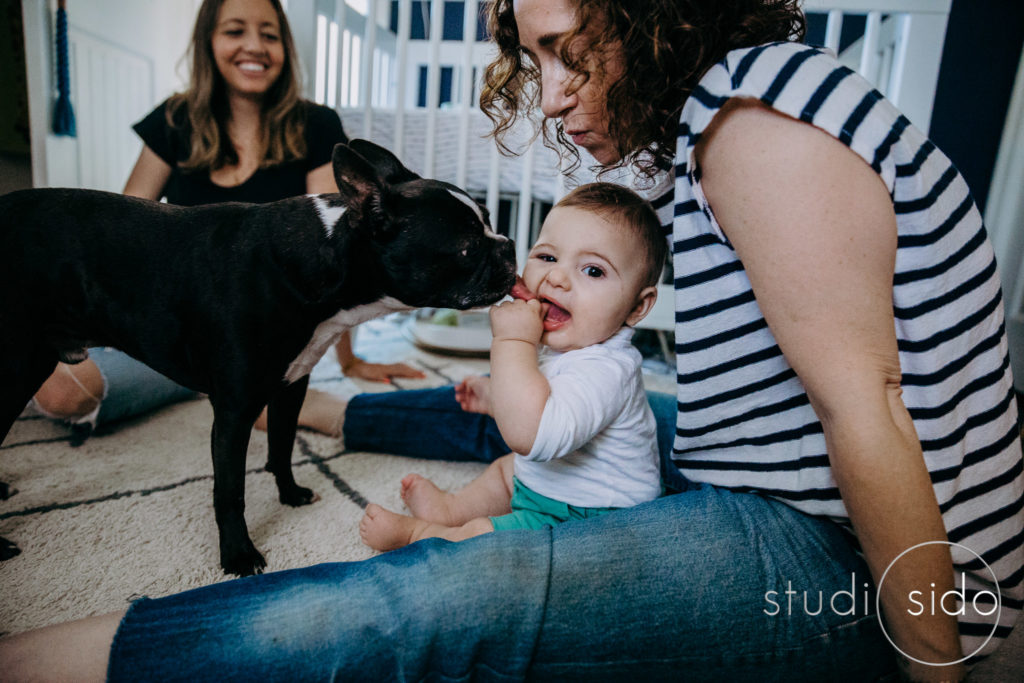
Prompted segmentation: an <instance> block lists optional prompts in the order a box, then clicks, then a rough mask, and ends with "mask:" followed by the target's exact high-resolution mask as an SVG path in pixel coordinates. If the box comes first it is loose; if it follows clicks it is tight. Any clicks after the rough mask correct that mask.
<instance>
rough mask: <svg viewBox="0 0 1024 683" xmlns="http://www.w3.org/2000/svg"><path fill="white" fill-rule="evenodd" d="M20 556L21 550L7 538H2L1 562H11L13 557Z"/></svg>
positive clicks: (0, 538) (0, 545)
mask: <svg viewBox="0 0 1024 683" xmlns="http://www.w3.org/2000/svg"><path fill="white" fill-rule="evenodd" d="M20 554H21V548H19V547H18V546H16V545H14V544H13V543H11V542H10V541H8V540H7V539H6V538H3V537H0V562H3V561H4V560H9V559H11V558H12V557H15V556H17V555H20Z"/></svg>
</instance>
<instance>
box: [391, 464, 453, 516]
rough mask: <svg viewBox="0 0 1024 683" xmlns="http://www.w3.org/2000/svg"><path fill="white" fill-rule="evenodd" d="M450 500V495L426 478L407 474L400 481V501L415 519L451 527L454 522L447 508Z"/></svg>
mask: <svg viewBox="0 0 1024 683" xmlns="http://www.w3.org/2000/svg"><path fill="white" fill-rule="evenodd" d="M451 499H452V494H450V493H448V492H447V491H442V490H441V489H439V488H438V487H437V485H436V484H434V482H432V481H430V480H429V479H427V478H426V477H421V476H420V475H418V474H409V475H406V476H405V478H403V479H402V500H403V501H405V504H406V506H407V507H408V508H409V512H411V513H412V515H413V517H416V518H417V519H422V520H425V521H427V522H436V523H437V524H444V525H446V526H453V525H454V524H455V523H456V521H455V520H454V519H453V517H454V515H453V514H452V511H451V509H450V507H449V503H450V501H451Z"/></svg>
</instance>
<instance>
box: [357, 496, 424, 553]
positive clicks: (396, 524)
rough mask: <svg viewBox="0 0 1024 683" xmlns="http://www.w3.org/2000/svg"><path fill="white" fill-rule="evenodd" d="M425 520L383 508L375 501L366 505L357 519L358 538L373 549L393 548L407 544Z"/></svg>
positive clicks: (412, 539)
mask: <svg viewBox="0 0 1024 683" xmlns="http://www.w3.org/2000/svg"><path fill="white" fill-rule="evenodd" d="M426 524H427V523H426V522H423V521H421V520H418V519H416V518H415V517H409V516H407V515H399V514H397V513H394V512H391V511H390V510H385V509H384V508H382V507H381V506H380V505H377V504H376V503H370V504H369V505H367V506H366V514H365V515H363V518H362V519H361V520H360V521H359V538H361V539H363V543H365V544H366V545H368V546H370V547H371V548H373V549H374V550H395V549H397V548H402V547H404V546H407V545H409V544H410V543H412V542H413V541H414V540H417V538H415V536H416V535H417V531H418V530H420V529H421V528H424V527H426Z"/></svg>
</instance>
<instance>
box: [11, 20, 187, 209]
mask: <svg viewBox="0 0 1024 683" xmlns="http://www.w3.org/2000/svg"><path fill="white" fill-rule="evenodd" d="M198 6H199V0H173V1H170V0H90V1H89V2H78V3H68V33H69V37H70V39H71V44H72V51H71V72H72V73H71V78H72V87H71V103H72V106H73V107H75V113H76V119H77V121H78V128H79V135H78V137H76V138H68V137H59V136H55V135H53V134H52V133H50V122H51V119H52V107H53V99H54V97H53V93H54V91H55V87H56V57H55V54H54V38H53V37H54V34H55V26H56V10H57V3H56V0H22V14H23V17H24V21H25V53H26V55H25V56H26V69H27V75H28V89H29V114H30V122H31V128H32V180H33V185H35V186H37V187H45V186H69V187H83V186H87V187H95V188H98V189H105V190H114V191H119V190H120V189H121V188H122V187H123V185H124V181H125V180H126V179H127V175H128V172H129V171H130V170H131V163H132V160H133V159H134V157H136V156H137V155H138V152H139V150H140V149H141V143H140V142H139V141H138V138H137V137H136V136H135V134H134V133H133V132H132V131H131V129H130V124H131V123H132V122H133V121H135V120H137V119H138V118H141V116H143V115H145V113H146V112H147V111H148V110H149V109H151V108H152V107H153V106H155V105H156V104H157V103H158V102H160V101H161V100H162V99H164V98H166V97H167V96H168V95H170V94H171V93H172V92H174V91H176V90H180V89H181V88H182V86H183V83H184V82H185V81H186V80H187V73H186V66H185V64H184V63H183V62H182V60H181V57H182V55H184V54H185V51H186V49H187V47H188V40H189V37H190V34H191V30H192V24H193V21H194V19H195V13H196V10H197V9H198ZM86 62H88V63H86ZM115 69H124V73H125V74H128V75H129V76H130V79H125V78H124V77H123V76H122V75H121V74H120V73H119V72H116V71H113V70H115ZM119 79H122V80H126V81H127V80H130V83H127V82H124V83H121V82H119ZM101 81H102V82H101ZM129 85H130V86H131V92H130V93H129V92H127V91H126V88H127V87H128V86H129ZM122 92H124V93H125V94H124V95H123V96H121V93H122ZM111 93H118V96H111ZM76 105H82V106H76ZM97 150H99V151H100V152H101V153H103V154H107V153H109V157H110V158H109V159H102V160H97V154H96V151H97ZM100 165H102V166H103V170H102V173H101V174H100V175H99V176H98V177H97V175H96V173H94V171H95V169H96V168H98V167H99V166H100Z"/></svg>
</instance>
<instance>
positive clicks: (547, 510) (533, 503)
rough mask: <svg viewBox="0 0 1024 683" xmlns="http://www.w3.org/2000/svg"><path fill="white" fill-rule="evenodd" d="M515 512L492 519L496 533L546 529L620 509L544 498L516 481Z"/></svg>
mask: <svg viewBox="0 0 1024 683" xmlns="http://www.w3.org/2000/svg"><path fill="white" fill-rule="evenodd" d="M512 483H513V485H514V487H515V488H514V489H513V491H512V500H511V501H510V503H511V506H512V512H510V513H509V514H507V515H501V516H500V517H491V523H492V524H493V525H494V530H495V531H502V530H505V529H546V528H547V527H552V526H555V525H556V524H561V523H562V522H569V521H572V520H574V519H587V518H588V517H597V516H598V515H603V514H605V513H606V512H611V511H612V510H618V509H619V508H584V507H577V506H575V505H569V504H568V503H563V502H562V501H560V500H555V499H553V498H548V497H547V496H542V495H540V494H539V493H537V492H536V491H532V490H530V489H529V488H527V487H526V486H524V485H523V484H522V483H521V482H520V481H519V480H518V479H516V478H515V477H512Z"/></svg>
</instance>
